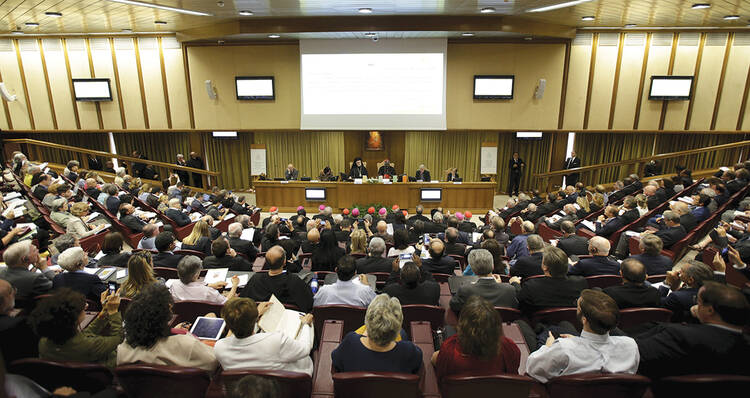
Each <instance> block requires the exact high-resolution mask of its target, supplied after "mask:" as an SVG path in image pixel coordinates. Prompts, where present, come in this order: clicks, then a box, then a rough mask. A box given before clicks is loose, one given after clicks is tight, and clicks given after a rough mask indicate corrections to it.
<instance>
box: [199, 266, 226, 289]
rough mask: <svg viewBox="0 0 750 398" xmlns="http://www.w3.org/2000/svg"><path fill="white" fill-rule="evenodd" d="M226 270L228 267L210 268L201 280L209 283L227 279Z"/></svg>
mask: <svg viewBox="0 0 750 398" xmlns="http://www.w3.org/2000/svg"><path fill="white" fill-rule="evenodd" d="M227 272H229V268H215V269H210V270H208V272H207V273H206V277H205V278H203V281H204V282H206V284H209V285H210V284H212V283H215V282H224V281H225V280H226V279H227Z"/></svg>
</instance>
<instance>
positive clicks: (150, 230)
mask: <svg viewBox="0 0 750 398" xmlns="http://www.w3.org/2000/svg"><path fill="white" fill-rule="evenodd" d="M141 232H143V238H141V240H139V241H138V247H137V249H139V250H156V244H155V241H156V234H157V233H158V232H159V227H157V226H156V225H154V224H146V225H144V226H143V230H142V231H141Z"/></svg>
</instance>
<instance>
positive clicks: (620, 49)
mask: <svg viewBox="0 0 750 398" xmlns="http://www.w3.org/2000/svg"><path fill="white" fill-rule="evenodd" d="M619 36H620V37H619V39H618V44H617V61H616V67H615V76H614V82H613V84H612V99H611V100H610V103H609V122H608V123H607V128H608V129H611V128H612V125H614V123H615V109H616V107H617V91H618V90H619V88H620V72H621V70H622V52H623V50H624V47H625V33H620V35H619Z"/></svg>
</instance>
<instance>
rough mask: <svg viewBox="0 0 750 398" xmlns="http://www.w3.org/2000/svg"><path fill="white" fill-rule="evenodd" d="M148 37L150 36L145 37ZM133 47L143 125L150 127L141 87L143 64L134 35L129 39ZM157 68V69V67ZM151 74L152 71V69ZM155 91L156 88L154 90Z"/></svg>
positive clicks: (143, 90) (144, 94)
mask: <svg viewBox="0 0 750 398" xmlns="http://www.w3.org/2000/svg"><path fill="white" fill-rule="evenodd" d="M146 39H150V38H146ZM131 41H132V44H133V47H134V51H133V52H134V53H135V70H136V72H137V73H138V88H139V89H140V91H141V108H143V125H144V127H145V128H146V129H149V128H151V127H150V123H149V117H148V105H147V104H146V90H145V89H144V87H143V84H144V83H143V65H142V64H141V50H140V46H139V45H138V42H139V41H140V39H138V38H137V37H134V38H132V39H131ZM157 70H158V69H157ZM152 74H153V71H152ZM154 91H156V90H154Z"/></svg>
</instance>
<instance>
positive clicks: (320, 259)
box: [310, 227, 346, 272]
mask: <svg viewBox="0 0 750 398" xmlns="http://www.w3.org/2000/svg"><path fill="white" fill-rule="evenodd" d="M327 228H328V227H326V229H323V232H322V233H321V234H320V243H319V244H318V247H316V248H314V249H313V251H312V256H311V257H310V260H311V263H312V271H313V272H314V271H333V270H334V268H336V264H338V262H339V260H340V259H341V258H342V257H343V256H344V255H346V251H345V250H344V249H342V248H340V247H339V244H338V242H337V241H336V235H335V234H334V233H333V231H331V230H330V229H327Z"/></svg>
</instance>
